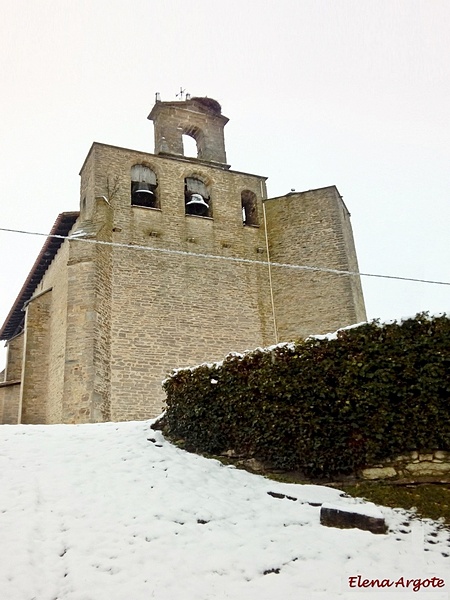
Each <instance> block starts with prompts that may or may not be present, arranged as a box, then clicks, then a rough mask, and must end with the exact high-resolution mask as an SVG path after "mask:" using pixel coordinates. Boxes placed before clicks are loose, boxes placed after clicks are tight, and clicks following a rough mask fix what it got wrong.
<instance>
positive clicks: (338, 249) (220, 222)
mask: <svg viewBox="0 0 450 600" xmlns="http://www.w3.org/2000/svg"><path fill="white" fill-rule="evenodd" d="M148 118H149V119H150V120H151V121H153V125H154V137H155V147H154V153H152V154H151V153H147V152H142V151H137V150H130V149H127V148H121V147H116V146H111V145H107V144H101V143H97V142H95V143H93V144H92V146H91V148H90V150H89V152H88V155H87V157H86V159H85V161H84V163H83V166H82V167H81V172H80V177H81V182H80V206H79V211H77V212H62V213H61V214H59V215H58V217H57V218H56V221H55V223H54V225H53V228H52V230H51V232H50V234H49V236H48V237H47V239H46V242H45V243H44V246H43V248H42V250H41V252H40V254H39V256H38V257H37V259H36V261H35V263H34V265H33V267H32V269H31V271H30V273H29V275H28V277H27V279H26V281H25V282H24V284H23V287H22V289H21V290H20V292H19V294H18V296H17V299H16V301H15V303H14V305H13V306H12V307H11V310H10V312H9V314H8V316H7V318H6V320H5V322H4V324H3V326H2V328H1V330H0V334H1V335H0V339H2V340H6V344H7V350H8V352H7V363H6V368H5V370H4V372H3V377H2V379H3V381H0V423H5V424H16V423H28V424H38V423H44V424H45V423H89V422H102V421H122V420H135V419H137V420H139V419H147V418H151V417H155V416H157V415H158V414H159V413H160V412H161V411H162V410H163V409H164V394H163V391H162V388H161V382H162V380H163V379H164V378H165V377H166V376H167V375H168V374H169V373H170V372H171V371H172V369H176V368H180V367H186V366H190V365H196V364H199V363H202V362H213V361H219V360H221V359H223V358H224V356H225V355H226V354H228V353H230V352H242V351H245V350H247V349H253V348H255V347H258V346H268V345H271V344H274V343H277V342H285V341H290V340H294V339H299V338H303V337H306V336H308V335H311V334H320V333H326V332H329V331H335V330H336V329H338V328H339V327H344V326H347V325H351V324H353V323H357V322H360V321H364V320H365V319H366V314H365V308H364V299H363V294H362V289H361V282H360V278H359V276H358V275H357V274H355V273H357V272H358V263H357V257H356V251H355V245H354V241H353V234H352V229H351V224H350V214H349V212H348V210H347V208H346V206H345V204H344V202H343V200H342V198H341V196H340V194H339V192H338V190H337V188H336V187H335V186H330V187H324V188H320V189H315V190H308V191H305V192H293V191H292V192H290V193H288V194H286V195H284V196H280V197H276V198H267V193H266V177H263V176H259V175H253V174H249V173H244V172H241V171H237V170H234V169H231V168H230V165H229V164H227V157H226V152H225V141H224V128H225V125H226V123H227V122H228V119H227V117H225V116H224V115H223V114H222V109H221V106H220V104H219V103H218V102H217V101H215V100H213V99H211V98H206V97H205V98H204V97H189V96H187V97H186V99H184V100H177V101H173V102H170V101H169V102H164V101H161V100H160V99H159V96H158V95H157V97H156V102H155V104H154V106H153V108H152V110H151V112H150V115H149V117H148ZM185 136H188V137H190V138H193V139H194V140H195V143H196V146H197V157H189V156H185V152H184V146H183V137H184V138H185ZM185 139H186V138H185ZM255 142H257V140H255Z"/></svg>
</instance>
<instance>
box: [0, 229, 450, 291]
mask: <svg viewBox="0 0 450 600" xmlns="http://www.w3.org/2000/svg"><path fill="white" fill-rule="evenodd" d="M0 231H4V232H7V233H21V234H24V235H35V236H40V237H45V238H57V239H62V240H71V241H77V242H83V243H85V244H99V245H103V246H112V247H114V248H127V249H129V250H143V251H144V252H159V253H162V254H176V255H180V256H192V257H197V258H206V259H210V260H225V261H229V262H238V263H244V264H253V265H261V266H266V267H267V265H268V264H270V266H271V267H278V268H284V269H294V270H297V271H313V272H319V273H333V274H335V275H358V276H359V277H377V278H380V279H394V280H397V281H413V282H415V283H430V284H434V285H450V281H434V280H432V279H417V278H414V277H400V276H397V275H380V274H378V273H361V272H358V271H343V270H340V269H331V268H328V267H310V266H307V265H295V264H294V265H293V264H290V263H278V262H272V261H270V263H269V262H268V261H266V260H254V259H251V258H238V257H235V256H219V255H217V254H203V253H199V252H188V251H186V250H170V249H168V248H155V247H153V246H141V245H138V244H122V243H120V242H105V241H103V240H93V239H88V238H85V237H82V236H83V235H87V234H84V233H82V232H79V233H78V234H77V233H75V234H74V235H58V234H48V233H40V232H37V231H23V230H20V229H7V228H5V227H0Z"/></svg>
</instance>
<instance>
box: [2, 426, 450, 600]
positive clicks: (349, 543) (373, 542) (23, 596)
mask: <svg viewBox="0 0 450 600" xmlns="http://www.w3.org/2000/svg"><path fill="white" fill-rule="evenodd" d="M149 438H150V439H149ZM151 440H153V441H151ZM0 465H1V468H0V518H1V544H0V597H1V598H2V599H4V600H30V599H31V598H35V599H36V600H55V599H59V600H125V599H130V600H151V599H152V598H153V599H157V600H225V599H228V600H274V599H276V598H282V599H283V600H330V599H331V598H332V599H333V600H334V599H336V600H337V599H339V600H369V599H370V600H408V599H411V598H416V597H417V599H418V600H427V599H429V600H445V599H448V588H449V586H450V576H449V574H450V571H449V566H448V563H449V560H450V559H449V553H450V538H449V531H448V529H442V528H439V526H438V525H437V523H436V522H433V521H430V520H422V521H419V520H416V519H413V520H411V515H407V514H406V513H405V512H404V511H399V510H392V509H388V508H381V509H376V507H375V506H374V505H372V504H369V505H367V504H363V506H361V504H362V501H361V500H356V499H354V498H343V497H341V492H340V491H339V490H337V489H332V488H329V487H325V486H323V487H319V486H313V485H294V484H282V483H277V482H274V481H270V480H268V479H263V478H262V477H258V476H256V475H250V474H249V473H246V472H244V471H240V470H238V469H234V468H231V467H224V466H222V465H221V464H220V463H219V462H218V461H215V460H207V459H205V458H202V457H200V456H197V455H195V454H188V453H187V452H183V451H182V450H180V449H178V448H176V447H175V446H172V445H171V444H169V443H168V442H167V441H165V440H164V438H163V436H162V435H161V433H160V432H156V431H152V430H150V429H149V423H148V422H140V423H136V422H131V423H106V424H96V425H78V426H77V425H37V426H33V425H31V426H30V425H14V426H8V425H3V426H2V427H1V428H0ZM268 492H272V493H278V494H284V495H288V496H290V497H291V498H295V501H294V500H292V499H291V500H289V499H288V498H275V497H273V496H270V495H269V494H268ZM312 504H315V506H313V505H312ZM321 504H327V505H328V506H329V505H330V504H331V506H332V507H334V508H338V509H342V510H353V509H354V508H355V507H356V510H357V511H358V512H364V513H365V514H368V515H370V516H377V515H378V514H379V512H380V511H381V513H382V516H384V518H385V520H386V523H387V525H388V527H389V532H388V533H387V534H386V535H374V534H372V533H369V532H367V531H361V530H358V529H347V530H341V529H335V528H330V527H325V526H322V525H320V506H318V505H321ZM272 569H279V573H278V574H277V573H268V574H266V575H264V572H265V571H270V570H272ZM358 574H360V575H361V576H362V579H363V580H364V579H379V580H380V581H382V580H388V582H389V583H391V587H389V588H388V589H386V588H383V589H376V588H368V589H366V588H363V589H361V588H359V589H358V588H350V587H349V584H350V582H349V579H348V578H349V577H355V576H357V575H358ZM431 577H436V578H438V579H442V580H443V587H441V588H436V587H435V588H431V587H430V583H429V581H428V584H426V585H427V587H425V588H423V587H422V588H421V589H420V591H418V592H413V591H412V589H411V586H410V587H409V588H405V587H403V586H404V585H407V584H406V581H407V580H408V579H411V580H416V581H417V580H422V581H426V580H429V579H430V578H431ZM401 578H403V579H401ZM396 583H398V585H395V584H396ZM354 584H355V582H354V581H353V585H354ZM386 591H388V592H389V593H388V594H386Z"/></svg>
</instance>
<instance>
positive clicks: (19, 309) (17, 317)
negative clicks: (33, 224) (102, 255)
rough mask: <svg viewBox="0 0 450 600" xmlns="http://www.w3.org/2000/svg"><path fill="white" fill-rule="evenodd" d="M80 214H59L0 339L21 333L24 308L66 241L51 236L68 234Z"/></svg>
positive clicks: (8, 317)
mask: <svg viewBox="0 0 450 600" xmlns="http://www.w3.org/2000/svg"><path fill="white" fill-rule="evenodd" d="M79 214H80V213H79V212H63V213H61V214H59V215H58V218H57V219H56V221H55V223H54V225H53V227H52V229H51V231H50V233H49V237H48V238H47V239H46V241H45V244H44V245H43V247H42V250H41V251H40V253H39V256H38V257H37V259H36V261H35V263H34V265H33V266H32V268H31V271H30V273H29V274H28V277H27V278H26V280H25V283H24V284H23V286H22V289H21V290H20V292H19V295H18V296H17V298H16V301H15V302H14V304H13V306H12V308H11V310H10V311H9V314H8V316H7V317H6V320H5V322H4V323H3V326H2V328H1V329H0V340H9V339H11V338H12V337H14V336H15V335H17V334H18V333H20V331H21V328H22V323H23V320H24V313H23V308H24V306H25V304H26V303H27V302H28V300H30V298H31V297H32V295H33V292H34V290H35V289H36V286H37V285H38V283H39V282H40V281H41V279H42V277H43V275H44V273H45V272H46V270H47V268H48V267H49V265H50V263H51V262H52V260H53V259H54V258H55V255H56V253H57V252H58V250H59V248H60V246H61V244H62V243H63V241H64V239H62V238H57V237H50V236H53V235H60V236H66V235H67V234H68V233H69V231H70V230H71V229H72V227H73V226H74V224H75V221H76V220H77V218H78V216H79Z"/></svg>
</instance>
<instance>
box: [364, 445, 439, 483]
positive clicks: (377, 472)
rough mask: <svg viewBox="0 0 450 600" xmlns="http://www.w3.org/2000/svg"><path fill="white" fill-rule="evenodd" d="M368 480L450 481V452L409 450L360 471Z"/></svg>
mask: <svg viewBox="0 0 450 600" xmlns="http://www.w3.org/2000/svg"><path fill="white" fill-rule="evenodd" d="M359 475H360V477H362V478H363V479H367V480H373V481H375V480H386V479H389V480H412V481H416V480H420V479H422V478H426V479H427V480H433V481H445V482H449V483H450V452H445V451H443V450H433V451H430V452H417V451H416V450H415V451H413V452H408V453H406V454H402V455H401V456H397V457H396V458H394V459H390V460H386V461H384V462H383V463H380V464H377V465H374V466H373V467H367V468H366V469H362V470H361V471H360V472H359Z"/></svg>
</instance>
